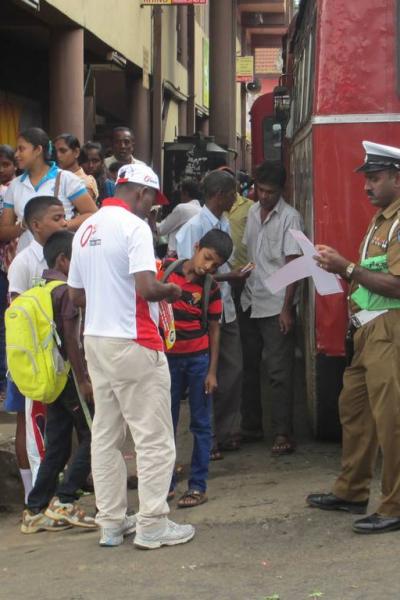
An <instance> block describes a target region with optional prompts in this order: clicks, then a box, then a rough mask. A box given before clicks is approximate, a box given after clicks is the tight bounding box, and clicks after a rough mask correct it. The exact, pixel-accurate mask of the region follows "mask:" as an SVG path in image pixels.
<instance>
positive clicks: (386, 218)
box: [349, 198, 400, 314]
mask: <svg viewBox="0 0 400 600" xmlns="http://www.w3.org/2000/svg"><path fill="white" fill-rule="evenodd" d="M396 219H400V198H399V200H396V201H395V202H392V204H390V205H389V206H388V207H387V208H385V209H384V210H380V211H378V212H377V214H376V215H375V216H374V218H373V219H372V221H371V224H370V226H369V227H368V229H367V233H366V234H365V237H364V239H363V241H362V243H361V246H360V261H359V262H361V260H362V257H363V251H364V248H365V246H366V253H365V258H373V257H375V256H383V255H384V254H387V261H388V268H389V273H391V274H392V275H395V276H400V222H399V223H398V224H397V226H396V228H395V229H394V231H392V234H391V239H390V241H389V240H388V238H389V234H390V232H391V230H392V227H393V225H394V223H395V222H396ZM357 287H358V284H357V283H355V282H352V284H351V286H350V293H349V298H350V296H351V294H353V292H355V291H356V289H357ZM359 310H360V308H359V306H358V305H357V304H355V302H352V301H351V299H350V312H351V314H354V313H356V312H358V311H359Z"/></svg>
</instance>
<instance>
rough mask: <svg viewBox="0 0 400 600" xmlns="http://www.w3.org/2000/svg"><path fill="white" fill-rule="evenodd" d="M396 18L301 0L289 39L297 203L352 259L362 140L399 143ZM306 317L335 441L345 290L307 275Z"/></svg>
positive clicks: (399, 17) (362, 225)
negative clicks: (331, 291) (327, 290)
mask: <svg viewBox="0 0 400 600" xmlns="http://www.w3.org/2000/svg"><path fill="white" fill-rule="evenodd" d="M399 23H400V1H399V0H352V1H351V2H350V1H349V0H302V2H301V4H300V8H299V12H298V14H297V16H296V22H295V23H294V24H292V26H291V27H290V29H289V35H288V38H287V40H286V43H287V51H286V57H285V64H286V74H285V77H286V79H287V81H288V82H290V83H289V84H288V87H289V94H290V97H291V106H290V118H289V122H288V124H287V129H286V136H287V137H288V138H289V141H290V143H289V157H288V158H289V164H290V175H291V183H290V189H291V192H290V195H291V203H292V204H293V205H294V206H295V207H296V208H297V209H298V210H299V211H300V212H301V213H302V215H303V217H304V221H305V227H306V234H307V235H308V236H309V237H310V238H311V239H312V240H313V241H314V242H315V243H324V244H328V245H330V246H333V247H334V248H337V249H338V251H339V252H340V253H341V254H343V255H344V256H346V257H347V258H349V259H352V260H356V259H357V258H358V248H359V245H360V242H361V239H362V237H363V235H364V233H365V230H366V228H367V226H368V223H369V221H370V219H371V216H372V214H373V209H372V208H371V206H370V203H369V201H368V199H367V197H366V195H365V193H364V190H363V185H364V181H363V178H362V176H361V175H359V174H356V173H355V172H354V170H355V168H356V167H357V166H359V165H360V164H362V162H363V160H364V151H363V148H362V145H361V142H362V141H363V140H370V141H374V142H378V143H382V144H388V145H391V146H397V147H400V97H399V93H400V77H399V69H400V54H399V46H398V43H399V42H398V40H399V31H400V26H399ZM258 101H259V102H260V105H261V99H259V100H258ZM268 114H270V113H268ZM255 139H257V137H256V138H255ZM261 151H262V150H260V146H259V147H258V150H257V149H255V150H254V153H255V154H256V153H257V152H261ZM301 316H302V328H303V333H304V346H305V347H304V355H305V363H306V383H307V400H308V404H309V409H310V414H311V416H312V423H313V430H314V433H315V435H316V436H317V437H319V438H322V439H333V438H335V437H337V433H338V431H339V428H338V418H337V398H338V395H339V392H340V389H341V385H342V374H343V369H344V365H345V359H344V337H345V331H346V327H347V306H346V295H345V294H343V295H335V296H326V297H321V296H319V295H317V294H316V293H315V291H314V288H313V285H312V282H311V281H309V280H308V281H307V282H306V284H305V286H304V298H303V301H302V305H301Z"/></svg>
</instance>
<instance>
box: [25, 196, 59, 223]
mask: <svg viewBox="0 0 400 600" xmlns="http://www.w3.org/2000/svg"><path fill="white" fill-rule="evenodd" d="M62 205H63V203H62V202H61V200H59V199H58V198H56V197H55V196H36V198H31V200H29V202H28V203H27V204H26V206H25V209H24V221H25V223H26V224H27V225H28V227H30V225H31V223H32V221H33V219H41V218H42V217H44V215H45V214H46V212H47V210H48V209H49V208H50V206H62Z"/></svg>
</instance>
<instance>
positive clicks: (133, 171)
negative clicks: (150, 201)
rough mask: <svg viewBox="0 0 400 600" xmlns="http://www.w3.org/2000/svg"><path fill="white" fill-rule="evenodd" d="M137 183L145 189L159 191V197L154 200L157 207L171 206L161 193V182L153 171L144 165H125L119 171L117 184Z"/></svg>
mask: <svg viewBox="0 0 400 600" xmlns="http://www.w3.org/2000/svg"><path fill="white" fill-rule="evenodd" d="M124 183H137V184H138V185H143V186H145V187H150V188H153V189H155V190H157V195H156V197H155V200H154V204H155V205H159V206H166V205H167V204H169V201H168V198H167V197H166V196H164V194H163V193H162V192H160V182H159V179H158V177H157V175H156V174H155V173H154V171H153V169H151V168H150V167H148V166H147V165H145V164H144V163H132V164H129V165H124V166H123V167H121V168H120V170H119V171H118V177H117V181H116V184H117V185H121V184H124Z"/></svg>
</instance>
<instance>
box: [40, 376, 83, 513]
mask: <svg viewBox="0 0 400 600" xmlns="http://www.w3.org/2000/svg"><path fill="white" fill-rule="evenodd" d="M89 410H92V408H91V407H89ZM74 428H75V430H76V432H77V436H78V440H79V446H78V449H77V451H76V453H75V455H74V458H73V460H72V462H71V463H70V465H69V467H68V470H67V472H66V473H65V476H64V480H63V482H62V483H60V484H59V485H58V487H57V484H58V477H59V474H60V473H61V472H62V471H63V469H64V467H65V465H66V464H67V462H68V460H69V458H70V456H71V447H72V431H73V429H74ZM45 435H46V452H45V456H44V459H43V460H42V462H41V464H40V467H39V471H38V475H37V478H36V482H35V485H34V487H33V489H32V491H31V493H30V494H29V497H28V508H29V509H30V510H32V511H34V512H37V511H41V510H42V509H43V508H45V507H47V505H48V504H49V502H50V500H51V498H52V497H53V496H54V495H57V496H58V497H59V499H60V501H61V502H65V503H66V502H74V501H75V500H77V498H78V495H77V491H78V490H79V489H80V488H81V487H82V486H84V484H85V483H86V480H87V478H88V475H89V473H90V470H91V466H90V443H91V433H90V429H89V427H88V425H87V422H86V419H85V415H84V413H83V410H82V407H81V404H80V401H79V398H78V394H77V391H76V387H75V383H74V381H73V379H72V376H71V377H70V378H69V379H68V382H67V384H66V386H65V388H64V390H63V391H62V393H61V394H60V396H59V397H58V398H57V400H56V401H55V402H53V403H52V404H49V405H48V407H47V420H46V431H45Z"/></svg>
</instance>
